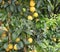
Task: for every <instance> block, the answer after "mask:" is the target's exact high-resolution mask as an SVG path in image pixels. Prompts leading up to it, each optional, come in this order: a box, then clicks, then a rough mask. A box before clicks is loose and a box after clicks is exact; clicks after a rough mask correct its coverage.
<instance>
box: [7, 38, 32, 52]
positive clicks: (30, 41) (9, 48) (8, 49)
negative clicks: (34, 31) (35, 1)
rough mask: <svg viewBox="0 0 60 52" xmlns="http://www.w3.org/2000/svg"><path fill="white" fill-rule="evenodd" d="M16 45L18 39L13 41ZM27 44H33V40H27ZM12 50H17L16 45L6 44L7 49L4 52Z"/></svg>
mask: <svg viewBox="0 0 60 52" xmlns="http://www.w3.org/2000/svg"><path fill="white" fill-rule="evenodd" d="M15 42H16V43H18V42H20V38H16V41H15ZM28 42H29V43H32V42H33V39H32V38H28ZM12 49H14V50H18V48H17V44H14V45H13V44H11V43H9V44H8V46H7V48H6V51H7V52H8V51H10V50H12Z"/></svg>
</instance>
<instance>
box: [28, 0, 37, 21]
mask: <svg viewBox="0 0 60 52" xmlns="http://www.w3.org/2000/svg"><path fill="white" fill-rule="evenodd" d="M30 12H31V13H32V14H33V15H29V16H28V20H33V17H34V18H37V17H38V13H37V12H36V8H35V1H34V0H30Z"/></svg>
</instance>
